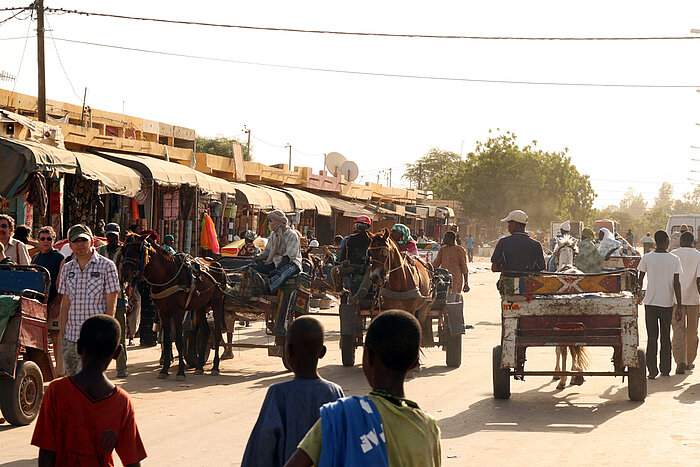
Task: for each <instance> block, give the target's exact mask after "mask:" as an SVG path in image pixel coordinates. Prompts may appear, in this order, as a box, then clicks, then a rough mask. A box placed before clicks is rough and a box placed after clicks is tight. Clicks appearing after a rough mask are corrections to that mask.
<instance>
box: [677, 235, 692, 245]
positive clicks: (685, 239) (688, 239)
mask: <svg viewBox="0 0 700 467" xmlns="http://www.w3.org/2000/svg"><path fill="white" fill-rule="evenodd" d="M693 240H695V237H694V236H693V234H692V233H691V232H683V233H682V234H681V241H680V244H681V245H688V246H692V245H693Z"/></svg>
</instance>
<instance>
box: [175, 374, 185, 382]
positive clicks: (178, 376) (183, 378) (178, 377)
mask: <svg viewBox="0 0 700 467" xmlns="http://www.w3.org/2000/svg"><path fill="white" fill-rule="evenodd" d="M184 380H185V375H177V376H175V381H184Z"/></svg>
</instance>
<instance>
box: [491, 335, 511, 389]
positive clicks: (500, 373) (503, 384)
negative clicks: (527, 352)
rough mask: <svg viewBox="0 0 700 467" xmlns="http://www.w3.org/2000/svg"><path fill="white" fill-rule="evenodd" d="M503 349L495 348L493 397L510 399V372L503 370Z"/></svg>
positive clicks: (498, 346)
mask: <svg viewBox="0 0 700 467" xmlns="http://www.w3.org/2000/svg"><path fill="white" fill-rule="evenodd" d="M502 355H503V347H501V346H500V345H497V346H496V347H494V348H493V362H492V365H493V366H492V370H493V397H494V398H496V399H510V371H509V370H508V369H507V368H506V369H502V368H501V356H502Z"/></svg>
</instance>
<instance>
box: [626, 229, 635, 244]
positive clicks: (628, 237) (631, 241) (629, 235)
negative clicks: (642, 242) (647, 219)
mask: <svg viewBox="0 0 700 467" xmlns="http://www.w3.org/2000/svg"><path fill="white" fill-rule="evenodd" d="M625 240H627V243H629V244H630V246H631V247H632V248H634V234H633V233H632V229H627V233H626V234H625Z"/></svg>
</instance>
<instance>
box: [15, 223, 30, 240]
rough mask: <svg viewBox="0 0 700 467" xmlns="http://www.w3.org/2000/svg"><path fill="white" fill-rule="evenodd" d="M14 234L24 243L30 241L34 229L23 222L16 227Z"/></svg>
mask: <svg viewBox="0 0 700 467" xmlns="http://www.w3.org/2000/svg"><path fill="white" fill-rule="evenodd" d="M12 236H13V237H15V239H17V240H19V241H20V242H22V243H28V242H29V239H30V238H31V236H32V230H31V229H30V228H29V227H28V226H26V225H24V224H21V225H18V226H17V227H15V233H14V234H12Z"/></svg>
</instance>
